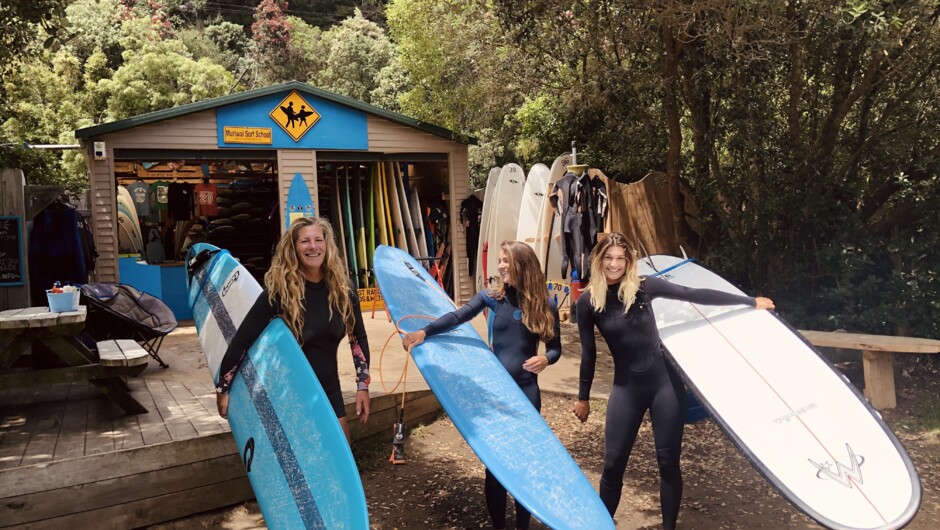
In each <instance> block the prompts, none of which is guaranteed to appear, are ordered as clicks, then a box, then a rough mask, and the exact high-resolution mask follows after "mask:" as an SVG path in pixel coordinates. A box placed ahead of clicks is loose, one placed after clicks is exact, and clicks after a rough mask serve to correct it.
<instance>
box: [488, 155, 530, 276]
mask: <svg viewBox="0 0 940 530" xmlns="http://www.w3.org/2000/svg"><path fill="white" fill-rule="evenodd" d="M490 174H491V175H492V171H491V172H490ZM489 180H490V179H487V188H489V187H490V184H489ZM524 188H525V172H524V171H523V170H522V168H521V167H520V166H519V165H518V164H506V165H505V166H503V167H502V168H501V169H500V171H499V176H498V177H497V178H496V182H495V183H494V184H493V189H492V191H490V190H488V191H487V193H486V196H485V199H484V200H483V215H484V216H485V218H486V221H485V222H484V223H481V225H480V237H481V242H482V243H481V245H480V253H481V256H480V261H481V264H482V270H481V271H480V273H479V278H480V282H481V283H480V285H479V287H480V288H481V289H483V288H487V287H489V286H490V285H491V284H492V283H493V282H495V281H496V278H497V277H498V275H497V273H496V266H497V264H498V263H499V246H500V245H501V244H502V242H503V241H507V240H514V239H516V236H517V235H518V231H519V206H520V204H521V203H522V195H523V189H524ZM487 202H489V203H490V204H489V207H487ZM484 227H485V231H484Z"/></svg>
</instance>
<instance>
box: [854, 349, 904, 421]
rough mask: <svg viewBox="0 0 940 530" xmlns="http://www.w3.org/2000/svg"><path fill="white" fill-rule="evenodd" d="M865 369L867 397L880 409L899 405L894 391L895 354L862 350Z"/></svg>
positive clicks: (872, 404)
mask: <svg viewBox="0 0 940 530" xmlns="http://www.w3.org/2000/svg"><path fill="white" fill-rule="evenodd" d="M862 367H863V369H864V371H865V397H867V398H868V401H869V402H871V406H873V407H875V408H876V409H878V410H882V409H893V408H895V407H897V406H898V400H897V396H896V395H895V393H894V354H893V353H891V352H874V351H868V350H863V351H862Z"/></svg>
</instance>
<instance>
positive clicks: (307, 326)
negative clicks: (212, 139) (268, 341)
mask: <svg viewBox="0 0 940 530" xmlns="http://www.w3.org/2000/svg"><path fill="white" fill-rule="evenodd" d="M348 278H349V275H348V273H347V269H346V265H345V264H344V263H343V260H342V258H341V257H340V254H339V249H338V248H337V247H336V243H335V239H334V235H333V228H332V226H331V225H330V223H329V221H327V220H326V219H324V218H322V217H301V218H298V219H296V220H294V221H293V222H292V223H291V225H290V228H289V229H288V230H287V232H285V233H284V236H283V237H281V240H280V242H278V244H277V249H276V250H275V253H274V257H273V259H272V260H271V268H270V269H268V272H267V273H266V274H265V275H264V285H265V287H264V291H263V292H262V293H261V296H259V297H258V299H257V301H256V302H255V304H254V306H252V308H251V310H249V312H248V314H247V315H245V319H244V321H242V324H241V326H239V327H238V331H236V332H235V335H234V336H233V337H232V341H231V343H229V346H228V349H227V350H226V351H225V356H224V357H223V359H222V363H221V365H220V367H219V373H220V374H222V375H221V376H220V377H219V383H218V384H217V390H218V394H217V397H218V399H217V401H218V408H219V414H220V415H221V416H222V417H223V418H224V417H226V416H227V414H228V388H229V385H231V382H232V379H233V378H234V376H235V373H236V372H237V370H238V365H239V363H240V361H241V359H242V357H243V356H244V355H245V352H246V351H247V350H248V348H249V347H250V346H251V345H252V344H253V343H254V342H255V340H257V339H258V337H259V336H260V335H261V333H262V332H263V331H264V328H265V327H266V326H267V325H268V322H270V320H271V319H272V318H274V317H275V316H280V317H282V318H283V319H284V322H286V323H287V326H288V327H289V328H290V330H291V331H292V332H293V334H294V337H295V338H297V340H298V342H299V343H300V346H301V349H303V352H304V355H305V356H306V357H307V361H308V362H310V366H311V367H312V368H313V371H314V373H315V374H316V376H317V379H319V380H320V384H321V385H322V386H323V390H324V391H325V392H326V395H327V397H329V401H330V405H332V407H333V411H334V412H335V413H336V417H337V418H339V422H340V425H342V426H343V432H345V433H346V439H347V440H348V439H349V427H348V426H347V425H346V407H345V404H344V403H343V394H342V391H341V389H340V384H339V371H338V368H337V361H336V356H337V350H338V348H339V343H340V341H341V340H342V339H343V337H348V339H349V343H350V347H351V349H352V357H353V364H354V365H355V367H356V379H357V381H356V385H357V392H356V414H357V415H358V416H359V421H360V422H361V423H365V422H366V421H367V420H368V419H369V381H370V377H369V341H368V339H367V337H366V332H365V327H364V326H363V322H362V312H361V311H360V309H359V296H358V294H357V293H356V290H355V289H353V288H351V287H350V285H349V283H348Z"/></svg>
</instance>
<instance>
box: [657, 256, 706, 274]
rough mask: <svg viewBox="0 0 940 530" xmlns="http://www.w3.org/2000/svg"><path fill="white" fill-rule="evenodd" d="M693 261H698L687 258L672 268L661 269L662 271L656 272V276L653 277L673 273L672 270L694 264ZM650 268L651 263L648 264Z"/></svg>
mask: <svg viewBox="0 0 940 530" xmlns="http://www.w3.org/2000/svg"><path fill="white" fill-rule="evenodd" d="M694 261H698V260H697V259H695V258H689V259H686V260H683V261H680V262H679V263H676V264H675V265H673V266H672V267H669V268H667V269H663V270H661V271H656V274H654V275H653V276H662V275H664V274H666V273H667V272H669V271H673V270H676V269H678V268H679V267H681V266H683V265H685V264H686V263H692V262H694ZM650 266H652V262H650ZM654 268H655V267H654Z"/></svg>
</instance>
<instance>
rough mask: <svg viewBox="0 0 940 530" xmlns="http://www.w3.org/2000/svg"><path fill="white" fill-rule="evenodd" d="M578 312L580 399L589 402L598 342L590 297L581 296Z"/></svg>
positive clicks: (576, 305) (576, 306) (576, 308)
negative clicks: (595, 336)
mask: <svg viewBox="0 0 940 530" xmlns="http://www.w3.org/2000/svg"><path fill="white" fill-rule="evenodd" d="M575 311H577V312H578V338H579V339H580V341H581V370H580V374H579V380H578V399H579V400H580V401H587V400H588V399H590V398H591V386H592V385H593V384H594V367H595V365H596V363H597V342H596V340H595V338H594V308H593V306H591V300H590V295H586V296H581V298H579V299H578V302H577V304H575Z"/></svg>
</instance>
